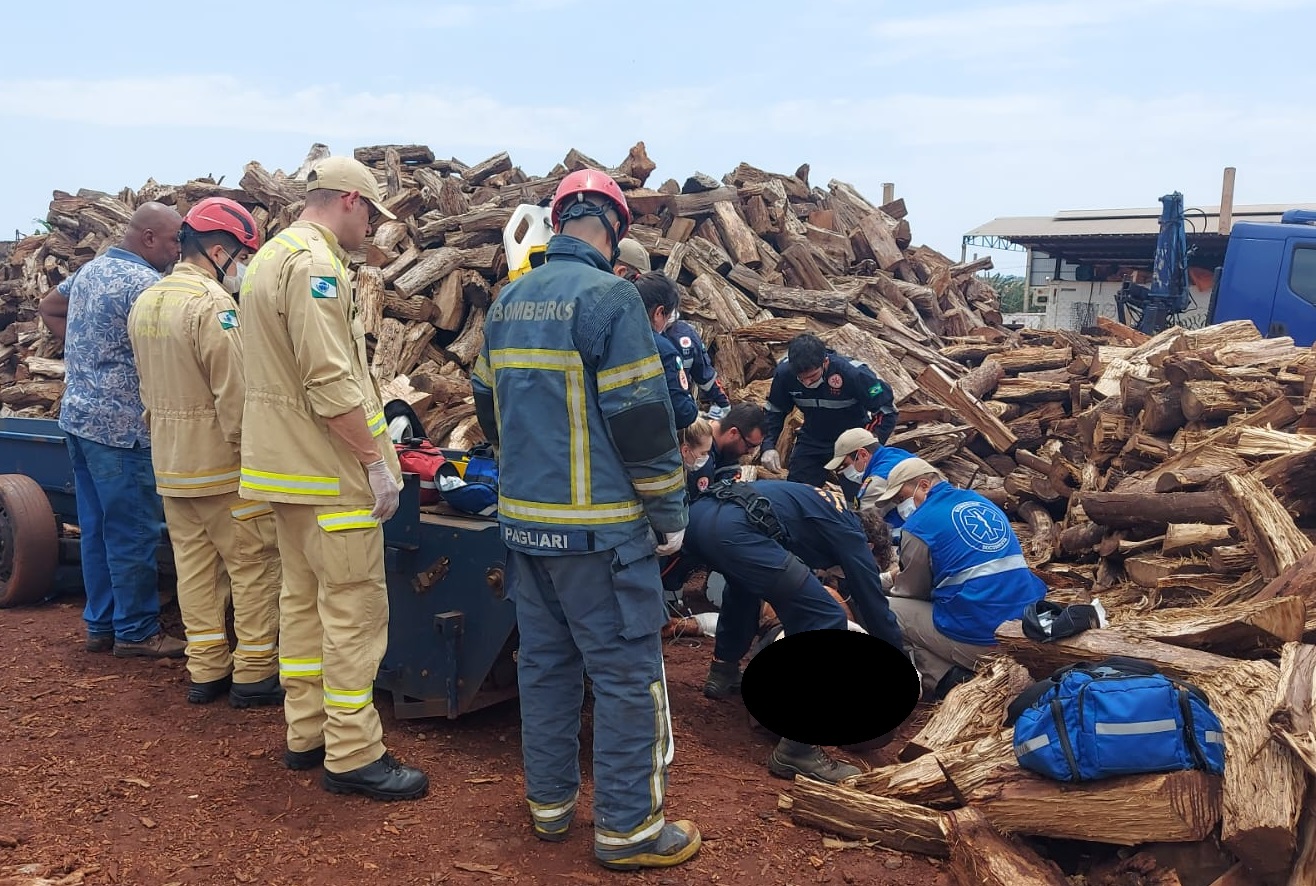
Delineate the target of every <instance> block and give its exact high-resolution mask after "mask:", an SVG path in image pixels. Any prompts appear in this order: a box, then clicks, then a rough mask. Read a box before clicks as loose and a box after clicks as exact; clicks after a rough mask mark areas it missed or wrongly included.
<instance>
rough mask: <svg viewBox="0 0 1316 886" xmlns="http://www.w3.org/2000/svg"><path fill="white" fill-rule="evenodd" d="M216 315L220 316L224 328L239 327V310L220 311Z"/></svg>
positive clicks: (220, 323)
mask: <svg viewBox="0 0 1316 886" xmlns="http://www.w3.org/2000/svg"><path fill="white" fill-rule="evenodd" d="M215 316H217V317H218V318H219V325H220V327H221V328H223V329H237V328H238V312H237V311H220V312H219V313H218V314H216V315H215Z"/></svg>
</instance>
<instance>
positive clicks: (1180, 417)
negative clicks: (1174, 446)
mask: <svg viewBox="0 0 1316 886" xmlns="http://www.w3.org/2000/svg"><path fill="white" fill-rule="evenodd" d="M1186 421H1187V419H1186V418H1185V417H1184V412H1183V388H1179V387H1175V386H1173V385H1168V384H1160V385H1156V386H1154V387H1152V388H1151V389H1150V390H1148V391H1147V393H1146V395H1145V400H1144V402H1143V407H1142V427H1143V430H1145V431H1146V432H1147V433H1149V434H1169V433H1172V432H1174V431H1177V430H1178V429H1179V428H1181V427H1183V426H1184V422H1186Z"/></svg>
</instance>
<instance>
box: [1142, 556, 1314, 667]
mask: <svg viewBox="0 0 1316 886" xmlns="http://www.w3.org/2000/svg"><path fill="white" fill-rule="evenodd" d="M1126 565H1127V564H1126ZM1305 615H1306V606H1305V605H1304V604H1303V601H1302V600H1300V599H1298V598H1296V597H1277V598H1276V599H1274V600H1263V601H1261V602H1246V603H1233V604H1230V605H1225V606H1213V607H1210V608H1196V607H1188V608H1182V609H1163V610H1160V611H1157V612H1149V613H1144V614H1141V615H1139V616H1138V617H1137V618H1132V619H1129V620H1128V621H1127V622H1124V623H1121V624H1120V625H1119V626H1118V627H1119V630H1120V632H1121V633H1123V634H1124V635H1125V636H1127V637H1134V638H1140V639H1146V640H1159V641H1160V642H1162V643H1170V644H1172V645H1174V646H1184V647H1187V648H1189V649H1202V650H1205V651H1207V652H1214V653H1216V654H1218V655H1228V656H1231V657H1233V658H1245V657H1253V656H1255V655H1257V654H1258V653H1259V652H1261V651H1263V650H1275V649H1279V648H1280V647H1281V646H1284V644H1286V643H1294V642H1296V641H1298V640H1300V639H1302V633H1303V622H1304V619H1305Z"/></svg>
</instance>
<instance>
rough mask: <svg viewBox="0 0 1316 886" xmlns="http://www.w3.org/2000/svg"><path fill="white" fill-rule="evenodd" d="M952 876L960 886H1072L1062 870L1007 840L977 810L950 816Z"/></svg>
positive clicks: (947, 829) (947, 820)
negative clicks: (1069, 885)
mask: <svg viewBox="0 0 1316 886" xmlns="http://www.w3.org/2000/svg"><path fill="white" fill-rule="evenodd" d="M944 827H945V833H946V842H947V843H948V844H949V846H950V865H949V870H950V875H951V878H952V879H953V880H954V881H955V883H956V884H958V886H1068V883H1069V880H1068V879H1067V878H1066V877H1065V875H1064V874H1063V873H1061V871H1060V869H1059V868H1057V867H1056V866H1055V865H1054V864H1052V863H1051V862H1048V861H1044V860H1043V859H1042V857H1041V856H1040V855H1038V854H1037V853H1036V852H1034V851H1033V850H1032V849H1029V848H1028V847H1027V846H1025V845H1024V844H1023V843H1021V842H1019V841H1018V840H1017V839H1009V838H1007V837H1004V836H1002V835H1001V834H1000V832H999V831H997V830H996V829H995V828H994V827H992V825H991V822H989V821H988V820H987V817H986V816H985V815H983V814H982V813H981V812H979V811H978V810H976V809H960V810H957V811H954V812H949V813H947V814H946V817H945V820H944Z"/></svg>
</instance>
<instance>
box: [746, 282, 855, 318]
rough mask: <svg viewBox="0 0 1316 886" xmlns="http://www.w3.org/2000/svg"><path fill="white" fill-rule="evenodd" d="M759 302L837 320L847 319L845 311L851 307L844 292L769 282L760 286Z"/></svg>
mask: <svg viewBox="0 0 1316 886" xmlns="http://www.w3.org/2000/svg"><path fill="white" fill-rule="evenodd" d="M758 303H759V304H760V305H762V306H763V307H765V308H772V309H773V310H785V311H797V312H799V313H801V314H813V315H814V316H818V317H829V318H833V319H837V320H845V313H846V311H847V310H849V308H850V302H849V301H848V300H847V299H846V293H844V292H837V291H833V290H825V291H818V290H811V289H793V288H791V287H789V286H773V285H771V284H769V283H764V284H763V285H762V286H760V287H759V290H758Z"/></svg>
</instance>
